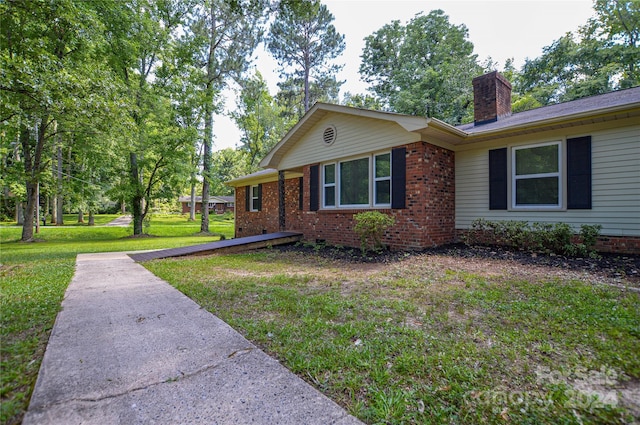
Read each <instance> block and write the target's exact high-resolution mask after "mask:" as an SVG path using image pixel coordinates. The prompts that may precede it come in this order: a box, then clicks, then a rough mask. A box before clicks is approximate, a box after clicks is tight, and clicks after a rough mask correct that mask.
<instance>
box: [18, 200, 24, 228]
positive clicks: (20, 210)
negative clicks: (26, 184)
mask: <svg viewBox="0 0 640 425" xmlns="http://www.w3.org/2000/svg"><path fill="white" fill-rule="evenodd" d="M16 224H17V225H18V226H21V225H23V224H24V204H23V203H22V201H21V200H19V199H17V200H16Z"/></svg>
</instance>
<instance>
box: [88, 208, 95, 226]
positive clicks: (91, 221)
mask: <svg viewBox="0 0 640 425" xmlns="http://www.w3.org/2000/svg"><path fill="white" fill-rule="evenodd" d="M95 224H96V218H95V217H94V215H93V210H89V224H88V225H89V226H95Z"/></svg>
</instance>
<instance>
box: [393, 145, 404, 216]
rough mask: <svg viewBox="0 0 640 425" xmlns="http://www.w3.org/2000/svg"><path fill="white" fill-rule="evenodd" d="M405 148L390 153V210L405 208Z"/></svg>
mask: <svg viewBox="0 0 640 425" xmlns="http://www.w3.org/2000/svg"><path fill="white" fill-rule="evenodd" d="M406 176H407V148H404V147H402V148H395V149H393V150H392V151H391V208H395V209H400V208H406V204H405V197H406V194H407V177H406Z"/></svg>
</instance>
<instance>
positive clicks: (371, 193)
mask: <svg viewBox="0 0 640 425" xmlns="http://www.w3.org/2000/svg"><path fill="white" fill-rule="evenodd" d="M385 154H388V155H389V161H391V151H383V152H375V153H371V154H369V155H363V156H357V157H351V158H345V159H341V160H339V161H335V162H327V163H323V164H321V170H322V172H321V176H320V178H321V179H322V180H321V185H320V187H321V205H322V209H325V210H336V209H380V208H391V202H389V203H387V204H375V203H374V202H375V193H374V191H375V182H376V181H384V180H388V181H389V185H390V187H391V176H392V175H393V169H392V165H391V164H390V174H391V175H389V176H388V177H380V178H376V177H375V170H374V168H375V157H376V156H379V155H385ZM363 158H367V159H368V160H369V188H368V191H369V193H368V203H366V204H344V205H343V204H341V203H340V182H341V176H340V164H342V163H344V162H351V161H357V160H359V159H363ZM331 164H334V165H335V176H336V177H335V183H332V184H328V185H325V180H324V172H325V171H324V167H325V166H326V165H331ZM329 186H334V187H335V190H334V193H335V197H336V199H335V205H326V199H325V187H329ZM390 195H391V196H393V193H391V194H390Z"/></svg>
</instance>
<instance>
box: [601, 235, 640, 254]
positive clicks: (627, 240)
mask: <svg viewBox="0 0 640 425" xmlns="http://www.w3.org/2000/svg"><path fill="white" fill-rule="evenodd" d="M596 249H597V250H598V251H599V252H611V253H615V254H636V255H640V237H638V236H626V237H624V236H600V237H599V238H598V242H596Z"/></svg>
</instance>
